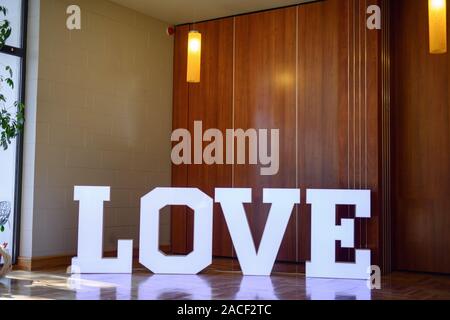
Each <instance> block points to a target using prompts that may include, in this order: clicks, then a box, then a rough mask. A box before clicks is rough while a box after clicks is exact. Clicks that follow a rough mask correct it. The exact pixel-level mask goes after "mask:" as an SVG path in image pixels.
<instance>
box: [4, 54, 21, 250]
mask: <svg viewBox="0 0 450 320" xmlns="http://www.w3.org/2000/svg"><path fill="white" fill-rule="evenodd" d="M20 62H21V61H20V58H18V57H15V56H10V55H6V54H3V53H0V73H1V74H2V76H8V73H7V72H6V71H5V66H10V67H11V68H12V70H13V81H14V84H15V87H14V89H11V88H10V87H9V86H7V85H6V84H5V83H3V84H2V86H1V89H0V90H1V93H2V94H3V95H4V96H5V98H6V103H4V102H2V101H0V108H1V109H7V110H8V111H9V112H10V113H11V114H12V115H13V114H14V115H15V113H16V109H15V107H14V102H15V101H17V100H18V99H19V88H20V85H19V79H20ZM15 175H16V142H15V141H12V144H11V145H10V146H9V148H8V150H6V151H5V150H3V148H2V147H0V245H4V244H6V249H7V250H8V251H9V252H10V253H12V252H13V230H14V225H13V223H14V196H15V192H14V191H15V190H14V189H15V182H16V181H15ZM1 230H3V231H1Z"/></svg>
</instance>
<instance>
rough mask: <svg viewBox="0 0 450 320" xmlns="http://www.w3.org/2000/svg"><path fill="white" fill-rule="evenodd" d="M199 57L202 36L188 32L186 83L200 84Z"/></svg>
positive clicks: (196, 32) (200, 54) (198, 33)
mask: <svg viewBox="0 0 450 320" xmlns="http://www.w3.org/2000/svg"><path fill="white" fill-rule="evenodd" d="M201 57H202V34H201V33H200V32H198V31H190V32H189V39H188V62H187V82H190V83H199V82H200V65H201V60H202V58H201Z"/></svg>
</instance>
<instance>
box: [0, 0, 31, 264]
mask: <svg viewBox="0 0 450 320" xmlns="http://www.w3.org/2000/svg"><path fill="white" fill-rule="evenodd" d="M20 25H21V35H20V44H21V48H17V47H12V46H8V45H5V46H4V47H3V48H2V49H1V50H0V52H1V53H3V54H7V55H12V56H16V57H18V58H20V65H21V67H20V68H21V72H20V76H19V85H18V88H19V100H20V101H21V102H23V103H25V80H26V52H27V51H26V48H27V26H28V0H22V8H21V22H20ZM25 107H26V106H25ZM24 130H25V128H24ZM23 138H24V131H22V132H21V133H20V134H19V135H18V136H17V138H16V166H15V171H16V172H15V179H14V180H15V184H14V220H13V221H14V222H13V225H14V227H13V248H12V259H13V264H16V263H17V258H18V257H19V252H20V217H21V214H22V169H23Z"/></svg>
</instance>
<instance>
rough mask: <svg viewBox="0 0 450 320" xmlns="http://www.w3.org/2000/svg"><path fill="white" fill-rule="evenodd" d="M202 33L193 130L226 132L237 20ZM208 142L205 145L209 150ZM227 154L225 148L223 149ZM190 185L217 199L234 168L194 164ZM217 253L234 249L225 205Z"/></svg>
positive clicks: (217, 216) (192, 93) (218, 218)
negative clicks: (200, 127) (199, 127)
mask: <svg viewBox="0 0 450 320" xmlns="http://www.w3.org/2000/svg"><path fill="white" fill-rule="evenodd" d="M195 29H196V30H198V31H199V32H201V33H202V68H201V82H200V83H196V84H190V85H189V117H188V118H189V128H190V132H191V133H192V135H193V133H194V122H195V121H202V123H203V130H204V131H206V130H207V129H212V128H217V129H219V130H221V131H222V132H223V133H225V132H226V129H229V128H232V127H233V120H232V115H233V112H232V110H233V108H232V107H233V18H229V19H221V20H214V21H209V22H204V23H199V24H196V25H195ZM208 144H209V142H208V143H204V144H203V146H204V147H206V146H207V145H208ZM223 152H224V155H225V148H224V150H223ZM188 182H189V186H191V187H196V188H199V189H200V190H202V191H203V192H205V193H207V194H208V195H209V196H210V197H212V198H214V189H215V188H230V187H231V185H232V166H231V165H206V164H202V165H191V166H189V169H188ZM213 239H214V244H213V254H214V255H215V256H222V257H227V256H232V254H233V246H232V243H231V238H230V235H229V232H228V228H227V225H226V222H225V218H224V216H223V213H222V209H221V206H220V205H219V204H214V233H213Z"/></svg>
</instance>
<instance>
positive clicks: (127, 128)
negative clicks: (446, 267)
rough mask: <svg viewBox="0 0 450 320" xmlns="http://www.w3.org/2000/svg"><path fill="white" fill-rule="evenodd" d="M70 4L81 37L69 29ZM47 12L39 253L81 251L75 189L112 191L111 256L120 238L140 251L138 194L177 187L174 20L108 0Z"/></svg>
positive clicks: (36, 216) (39, 141) (74, 0)
mask: <svg viewBox="0 0 450 320" xmlns="http://www.w3.org/2000/svg"><path fill="white" fill-rule="evenodd" d="M32 1H33V0H32ZM34 1H36V0H34ZM69 4H78V5H79V6H80V7H81V13H82V30H81V31H69V30H68V29H67V28H66V18H67V15H66V8H67V6H68V5H69ZM40 11H41V14H40V33H39V38H40V49H39V73H38V94H37V114H36V137H35V138H36V139H35V140H36V149H35V163H34V165H35V176H34V190H33V191H34V206H33V233H32V255H33V257H39V256H52V255H60V254H73V253H75V252H76V247H77V246H76V244H77V228H78V225H77V224H78V222H77V219H78V204H77V203H76V202H74V201H73V187H74V186H75V185H95V186H104V185H105V186H111V187H112V191H111V200H112V201H111V202H110V203H107V204H106V205H105V218H104V220H105V230H104V247H105V250H115V249H116V246H117V240H118V239H119V238H120V239H134V246H135V247H138V238H139V237H138V234H139V204H140V197H141V196H143V195H144V194H146V193H147V192H149V191H150V190H151V189H153V188H154V187H157V186H170V169H171V162H170V148H171V144H170V133H171V123H172V56H173V39H172V38H171V37H169V36H167V35H166V33H165V30H166V27H167V24H165V23H163V22H160V21H157V20H155V19H152V18H150V17H147V16H144V15H142V14H140V13H137V12H135V11H132V10H129V9H126V8H123V7H120V6H118V5H115V4H113V3H111V2H109V1H106V0H71V1H66V0H41V7H40ZM168 218H169V217H168V215H167V214H166V215H164V218H163V220H162V230H163V232H162V236H161V242H162V243H163V244H167V243H168V241H169V233H168V230H169V219H168Z"/></svg>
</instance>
